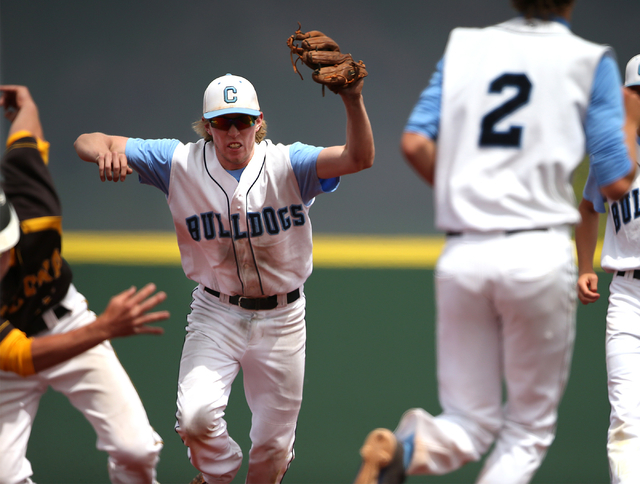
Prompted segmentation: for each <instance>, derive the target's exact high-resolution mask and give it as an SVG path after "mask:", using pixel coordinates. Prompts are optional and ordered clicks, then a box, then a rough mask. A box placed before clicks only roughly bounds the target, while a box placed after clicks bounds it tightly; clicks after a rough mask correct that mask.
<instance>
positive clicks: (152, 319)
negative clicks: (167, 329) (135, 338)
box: [134, 311, 171, 333]
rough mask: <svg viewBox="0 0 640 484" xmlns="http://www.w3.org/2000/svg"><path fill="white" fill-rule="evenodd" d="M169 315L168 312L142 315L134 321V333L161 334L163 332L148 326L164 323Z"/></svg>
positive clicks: (160, 329)
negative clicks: (159, 322)
mask: <svg viewBox="0 0 640 484" xmlns="http://www.w3.org/2000/svg"><path fill="white" fill-rule="evenodd" d="M170 316H171V315H170V314H169V311H155V312H153V313H148V314H144V315H142V316H139V317H137V318H136V319H135V321H134V325H135V332H136V333H162V332H163V331H164V330H163V329H162V328H160V327H158V326H149V324H151V323H157V322H158V321H165V320H167V319H169V317H170Z"/></svg>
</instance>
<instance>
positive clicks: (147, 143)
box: [125, 138, 180, 196]
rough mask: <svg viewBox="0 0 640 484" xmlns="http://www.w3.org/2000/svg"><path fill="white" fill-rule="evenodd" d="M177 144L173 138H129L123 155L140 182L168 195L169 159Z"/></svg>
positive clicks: (178, 142)
mask: <svg viewBox="0 0 640 484" xmlns="http://www.w3.org/2000/svg"><path fill="white" fill-rule="evenodd" d="M179 144H180V141H178V140H175V139H140V138H129V139H128V140H127V147H126V149H125V155H126V157H127V160H128V162H129V164H130V165H131V167H132V168H133V169H134V170H136V173H138V180H139V181H140V183H144V184H145V185H152V186H154V187H156V188H159V189H160V190H162V191H163V192H164V194H165V195H167V196H168V195H169V178H170V176H171V160H172V159H173V153H174V152H175V150H176V147H177V146H178V145H179Z"/></svg>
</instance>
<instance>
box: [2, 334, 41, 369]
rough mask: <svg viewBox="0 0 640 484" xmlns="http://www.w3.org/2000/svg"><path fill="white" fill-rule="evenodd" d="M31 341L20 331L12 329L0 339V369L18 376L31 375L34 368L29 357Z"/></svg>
mask: <svg viewBox="0 0 640 484" xmlns="http://www.w3.org/2000/svg"><path fill="white" fill-rule="evenodd" d="M32 343H33V340H32V339H31V338H27V335H26V334H24V333H23V332H22V331H20V330H19V329H12V330H11V331H10V332H9V334H8V335H7V336H6V337H5V338H4V339H3V340H2V341H0V370H3V371H12V372H13V373H17V374H18V375H20V376H29V375H33V374H34V373H35V372H36V370H35V368H34V367H33V358H32V357H31V344H32Z"/></svg>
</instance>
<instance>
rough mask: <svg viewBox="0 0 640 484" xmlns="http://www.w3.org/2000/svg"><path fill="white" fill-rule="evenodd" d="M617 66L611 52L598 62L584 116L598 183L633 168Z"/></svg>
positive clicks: (614, 177) (602, 184)
mask: <svg viewBox="0 0 640 484" xmlns="http://www.w3.org/2000/svg"><path fill="white" fill-rule="evenodd" d="M621 87H622V81H621V79H620V73H619V72H618V66H617V64H616V61H615V59H614V58H613V57H612V56H611V55H605V56H604V57H603V58H602V59H601V60H600V64H598V68H597V70H596V74H595V77H594V81H593V86H592V88H591V100H590V103H589V107H588V109H587V117H586V120H585V126H584V130H585V134H586V137H587V146H586V148H587V153H589V156H590V161H591V165H590V175H591V174H592V175H593V177H594V179H595V182H597V184H598V186H601V187H602V186H605V185H609V184H610V183H613V182H614V181H616V180H619V179H620V178H623V177H624V176H625V175H627V173H629V170H630V169H631V166H630V164H629V163H630V162H629V154H628V152H627V147H626V145H625V140H624V133H623V132H622V129H621V127H622V125H623V124H624V103H623V97H622V91H621Z"/></svg>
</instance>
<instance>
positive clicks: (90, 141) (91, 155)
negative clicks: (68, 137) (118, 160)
mask: <svg viewBox="0 0 640 484" xmlns="http://www.w3.org/2000/svg"><path fill="white" fill-rule="evenodd" d="M120 144H121V143H120V142H119V139H118V137H115V136H109V135H106V134H104V133H85V134H81V135H80V136H78V138H77V139H76V141H75V143H74V144H73V146H74V148H75V149H76V153H78V156H79V157H80V159H81V160H84V161H87V162H89V163H95V162H96V160H97V158H98V156H99V155H100V154H102V153H107V152H114V151H116V152H120V149H122V151H121V152H124V148H123V147H122V148H121V146H120ZM125 145H126V141H125Z"/></svg>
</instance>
